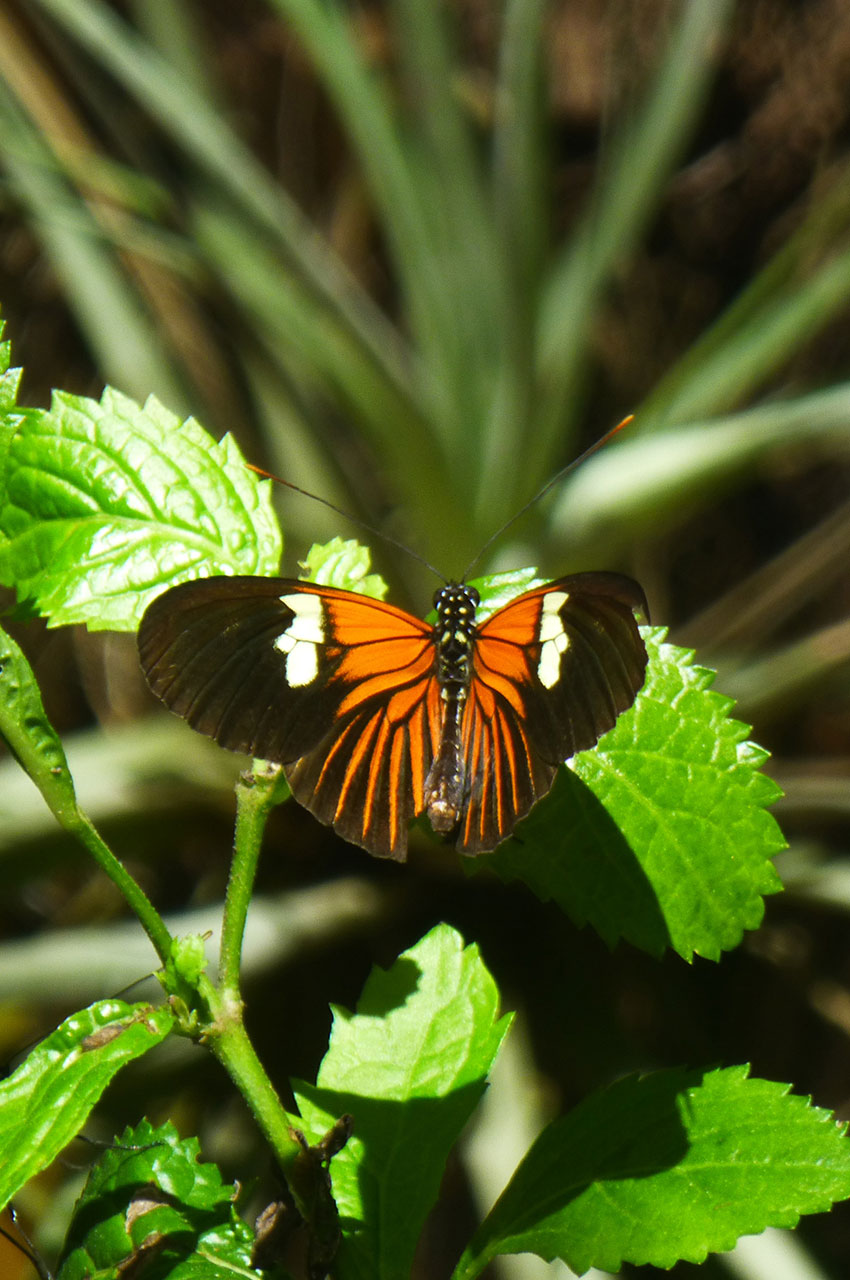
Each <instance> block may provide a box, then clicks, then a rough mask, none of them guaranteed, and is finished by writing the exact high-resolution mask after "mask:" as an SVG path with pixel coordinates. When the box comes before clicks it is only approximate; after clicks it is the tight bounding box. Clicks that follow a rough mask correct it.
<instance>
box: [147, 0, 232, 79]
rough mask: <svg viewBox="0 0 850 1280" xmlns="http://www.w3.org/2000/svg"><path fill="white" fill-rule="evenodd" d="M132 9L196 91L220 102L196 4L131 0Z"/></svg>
mask: <svg viewBox="0 0 850 1280" xmlns="http://www.w3.org/2000/svg"><path fill="white" fill-rule="evenodd" d="M130 11H131V12H132V14H133V18H134V20H135V22H136V25H137V26H138V28H139V30H140V31H141V32H142V34H143V35H144V36H145V37H146V38H147V39H148V40H149V42H150V44H151V46H152V47H153V48H154V49H156V50H158V51H159V53H160V54H162V56H163V57H164V58H167V59H168V61H169V62H170V63H171V65H172V66H173V67H174V68H175V69H176V70H177V71H179V73H180V75H181V76H183V77H184V78H185V80H186V81H187V83H188V84H190V85H191V86H192V90H193V92H194V93H196V94H198V95H199V96H200V97H203V98H206V99H207V101H208V102H210V103H214V104H215V103H218V100H219V94H218V93H217V91H216V86H215V84H214V82H213V78H212V76H211V75H210V74H209V68H210V66H211V63H210V60H209V56H208V52H207V50H206V49H205V47H204V41H203V40H202V39H201V30H200V23H199V21H198V19H197V16H196V12H195V10H194V6H193V5H191V4H187V3H186V0H157V3H156V4H151V3H150V0H131V3H130Z"/></svg>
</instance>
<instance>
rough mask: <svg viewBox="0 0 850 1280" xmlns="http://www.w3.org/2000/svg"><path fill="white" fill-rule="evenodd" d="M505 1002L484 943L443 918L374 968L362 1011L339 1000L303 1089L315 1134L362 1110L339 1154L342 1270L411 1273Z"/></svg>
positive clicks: (335, 1177)
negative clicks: (314, 1080)
mask: <svg viewBox="0 0 850 1280" xmlns="http://www.w3.org/2000/svg"><path fill="white" fill-rule="evenodd" d="M497 1008H498V991H497V989H496V985H495V983H494V982H493V979H492V978H491V976H490V974H489V973H488V972H487V970H486V969H485V967H484V965H483V964H482V962H481V959H480V957H479V954H478V948H477V947H475V946H469V947H466V948H464V946H463V940H462V939H461V938H460V936H459V935H458V934H457V933H455V932H454V930H453V929H450V928H449V927H448V926H447V925H439V926H438V927H437V928H436V929H433V930H432V931H431V932H430V933H429V934H428V935H427V936H426V937H425V938H423V939H422V941H421V942H418V943H417V944H416V946H414V947H412V948H411V949H410V950H409V951H407V952H405V953H404V954H403V955H402V956H400V957H399V959H398V960H397V961H396V962H395V964H394V965H393V966H392V968H391V969H390V970H389V971H387V972H384V971H383V970H381V969H376V970H374V971H373V972H372V974H371V976H370V978H369V980H368V981H367V983H366V986H365V988H364V990H363V995H362V997H361V999H360V1002H359V1004H358V1006H357V1012H356V1013H355V1014H351V1013H349V1012H347V1011H346V1010H344V1009H336V1010H335V1011H334V1024H333V1030H332V1032H331V1041H330V1047H329V1049H328V1052H327V1054H326V1056H325V1058H324V1061H323V1062H322V1065H321V1067H320V1069H319V1077H318V1084H317V1087H315V1088H314V1087H312V1086H310V1085H305V1084H301V1085H299V1086H298V1090H297V1095H296V1096H297V1098H298V1104H299V1108H300V1110H301V1114H302V1115H303V1117H304V1121H305V1126H306V1128H307V1131H308V1132H309V1134H310V1135H312V1138H313V1141H317V1140H318V1139H319V1138H320V1137H321V1135H322V1134H324V1133H325V1131H326V1130H328V1129H329V1128H330V1126H331V1125H332V1123H333V1122H334V1121H335V1120H336V1119H337V1118H338V1117H339V1116H341V1115H343V1114H344V1113H346V1112H348V1113H350V1114H351V1115H352V1116H353V1118H354V1132H353V1135H352V1137H351V1138H350V1139H349V1142H348V1145H347V1146H346V1147H345V1148H344V1149H343V1150H342V1151H341V1152H340V1153H339V1154H338V1155H337V1156H335V1157H334V1159H333V1161H332V1163H331V1178H332V1181H333V1192H334V1197H335V1199H336V1202H337V1205H338V1207H339V1212H340V1219H341V1222H342V1227H343V1242H342V1245H341V1247H340V1252H339V1257H338V1260H337V1263H336V1267H335V1271H334V1274H335V1275H338V1277H339V1280H351V1277H363V1280H367V1278H368V1280H391V1278H393V1277H398V1280H401V1278H402V1277H405V1280H406V1278H407V1277H408V1276H409V1274H410V1265H411V1260H412V1258H413V1253H414V1250H415V1247H416V1242H417V1239H418V1237H419V1233H420V1231H421V1229H422V1224H423V1222H424V1221H425V1218H426V1217H427V1215H428V1212H429V1210H430V1208H431V1205H432V1204H433V1203H434V1200H435V1198H436V1196H437V1192H438V1189H439V1185H440V1180H441V1178H442V1176H443V1173H444V1170H445V1165H446V1159H447V1157H448V1153H449V1151H450V1149H451V1147H452V1146H453V1145H454V1142H455V1141H456V1139H457V1136H458V1134H459V1133H460V1131H461V1129H462V1128H463V1126H464V1124H465V1123H466V1121H467V1119H468V1118H469V1115H470V1114H471V1112H472V1110H473V1108H474V1107H475V1105H476V1103H477V1102H478V1099H479V1098H480V1097H481V1094H482V1092H483V1090H484V1086H485V1082H486V1077H487V1073H488V1072H489V1070H490V1067H491V1066H492V1063H493V1061H494V1059H495V1057H496V1054H497V1052H498V1050H499V1045H500V1044H501V1042H502V1038H503V1037H504V1035H505V1033H506V1031H507V1029H508V1025H509V1022H510V1019H509V1018H508V1017H505V1018H502V1019H498V1017H497Z"/></svg>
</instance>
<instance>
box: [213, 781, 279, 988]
mask: <svg viewBox="0 0 850 1280" xmlns="http://www.w3.org/2000/svg"><path fill="white" fill-rule="evenodd" d="M281 777H282V771H281V768H280V766H279V765H271V764H267V763H265V762H264V761H254V764H253V768H252V770H251V772H250V773H243V774H242V775H241V776H240V778H239V781H238V782H237V784H236V830H235V832H234V837H233V861H232V863H231V865H230V877H229V879H228V882H227V892H226V893H225V896H224V921H223V923H222V928H221V958H220V961H219V991H220V993H221V998H222V1000H224V1001H225V1002H226V1003H228V1004H230V1005H236V1004H239V1005H241V1000H242V997H241V993H240V987H239V967H240V963H241V959H242V939H243V937H244V934H245V921H246V918H247V915H248V907H249V906H250V903H251V894H252V893H253V890H254V878H255V876H256V874H257V862H258V861H259V857H260V847H261V844H262V839H263V831H264V830H265V826H266V822H267V821H268V816H269V814H270V813H271V811H272V809H273V808H274V807H275V805H276V804H277V803H278V798H277V796H278V789H279V787H280V784H281Z"/></svg>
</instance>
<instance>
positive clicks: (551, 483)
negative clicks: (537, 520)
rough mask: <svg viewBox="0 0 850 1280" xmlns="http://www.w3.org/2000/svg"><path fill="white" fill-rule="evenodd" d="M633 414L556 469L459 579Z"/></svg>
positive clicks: (493, 535)
mask: <svg viewBox="0 0 850 1280" xmlns="http://www.w3.org/2000/svg"><path fill="white" fill-rule="evenodd" d="M634 416H635V415H634V414H633V413H630V414H629V415H628V417H626V418H623V421H622V422H618V423H617V425H616V427H612V428H611V430H610V431H606V432H605V435H604V436H601V437H600V439H599V440H597V441H596V442H595V443H594V444H592V445H590V447H589V448H587V449H585V451H584V453H580V454H579V455H578V457H577V458H573V460H572V462H568V463H567V465H566V466H565V467H561V470H560V471H556V472H555V474H554V475H553V476H552V478H551V480H547V481H546V483H545V484H544V486H543V488H542V489H541V490H540V492H539V493H535V495H534V497H533V498H529V500H528V502H526V504H525V506H523V507H520V509H519V511H516V512H515V513H514V514H513V515H512V516H511V518H510V520H508V521H507V522H506V523H505V524H503V525H502V526H501V528H499V529H497V530H496V532H495V533H493V534H491V535H490V537H489V538H488V539H487V541H486V542H485V543H484V546H483V547H482V548H481V550H480V551H479V552H477V554H476V556H475V558H474V559H473V560H472V561H470V563H469V564H468V565H467V566H466V571H465V572H464V575H463V578H462V579H461V580H462V581H463V582H466V581H467V579H468V578H469V575H470V573H471V571H472V570H473V569H474V568H475V566H476V565H477V564H478V561H479V560H481V559H482V557H483V556H484V553H485V552H486V551H489V550H490V548H491V547H492V545H493V543H494V542H495V541H496V539H497V538H501V536H502V534H504V533H506V532H507V531H508V529H510V528H511V527H512V526H513V525H515V524H516V522H517V520H519V519H520V517H521V516H524V515H525V513H526V511H528V510H529V509H530V508H531V507H533V506H534V504H535V503H537V502H539V501H540V499H541V498H545V496H546V494H547V493H548V492H549V490H550V489H553V488H554V487H555V485H556V484H557V483H558V481H559V480H563V478H564V476H566V475H569V473H570V472H571V471H575V469H576V467H580V466H581V464H582V463H583V462H584V461H585V460H586V459H587V458H589V457H590V455H591V454H592V453H596V451H597V449H601V448H602V447H603V446H604V445H606V444H607V443H608V441H609V440H613V439H614V436H615V435H616V434H617V432H618V431H622V429H623V427H627V426H628V425H629V423H630V422H633V421H634Z"/></svg>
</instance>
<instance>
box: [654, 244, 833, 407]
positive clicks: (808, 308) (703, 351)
mask: <svg viewBox="0 0 850 1280" xmlns="http://www.w3.org/2000/svg"><path fill="white" fill-rule="evenodd" d="M768 270H769V268H768ZM848 293H850V249H847V250H845V251H844V252H843V253H840V254H838V255H837V256H836V257H834V258H832V259H831V260H830V261H829V262H827V263H825V264H824V265H823V266H822V267H821V268H820V269H819V270H818V271H816V272H815V273H814V274H813V275H812V276H811V277H810V278H809V279H808V280H805V281H801V280H799V279H797V280H792V281H790V282H789V284H788V286H787V288H783V289H781V290H780V291H778V292H777V293H775V294H774V295H773V296H772V297H771V298H770V300H769V301H767V302H765V303H764V305H763V306H762V307H761V308H759V309H756V310H754V311H753V313H752V314H751V315H749V316H748V317H747V318H746V320H745V321H744V323H743V324H742V325H741V326H740V327H738V328H737V329H735V330H734V331H733V332H731V333H729V334H728V337H726V338H725V341H717V340H716V336H715V335H712V334H708V335H706V338H705V339H704V345H703V343H702V342H701V343H698V344H697V345H696V346H695V347H693V348H692V349H691V351H690V352H689V353H688V356H687V357H686V359H687V364H688V368H687V374H686V376H685V377H681V376H680V375H679V371H678V368H675V369H674V370H673V371H672V372H671V374H670V375H669V381H668V380H667V379H665V380H664V382H663V383H662V384H661V386H660V387H659V388H658V389H657V391H656V393H655V394H654V395H653V396H652V397H651V399H650V401H649V403H648V406H647V409H646V411H644V410H643V409H642V410H641V412H640V414H639V417H638V424H637V426H638V430H641V429H644V430H647V429H648V430H653V429H655V428H657V427H659V426H661V425H664V424H666V423H668V422H674V421H680V422H682V421H688V420H689V419H692V418H696V417H701V416H703V415H704V414H709V413H720V412H722V411H723V410H724V409H729V408H731V407H732V406H733V405H735V404H737V403H740V402H741V401H742V400H744V399H746V398H747V396H749V395H751V394H752V393H753V392H754V391H756V390H757V389H758V388H759V386H760V385H761V384H762V383H764V382H765V380H766V379H767V378H768V377H769V376H770V375H771V374H773V373H775V372H776V369H777V367H778V366H779V365H781V363H782V361H783V360H786V359H788V358H789V357H790V356H792V355H793V354H794V353H795V352H798V351H799V350H800V349H801V347H802V346H803V345H804V344H805V342H806V341H807V340H808V339H810V338H812V337H813V336H814V335H815V334H816V333H818V332H819V331H820V330H821V329H822V328H823V327H824V325H825V324H826V323H827V322H828V321H829V320H831V319H832V317H833V316H835V314H836V313H837V312H839V311H842V310H844V309H845V308H846V306H847V297H848ZM732 318H733V317H730V318H729V319H730V320H731V319H732ZM721 323H723V322H721ZM726 328H731V324H728V325H724V329H726Z"/></svg>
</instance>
